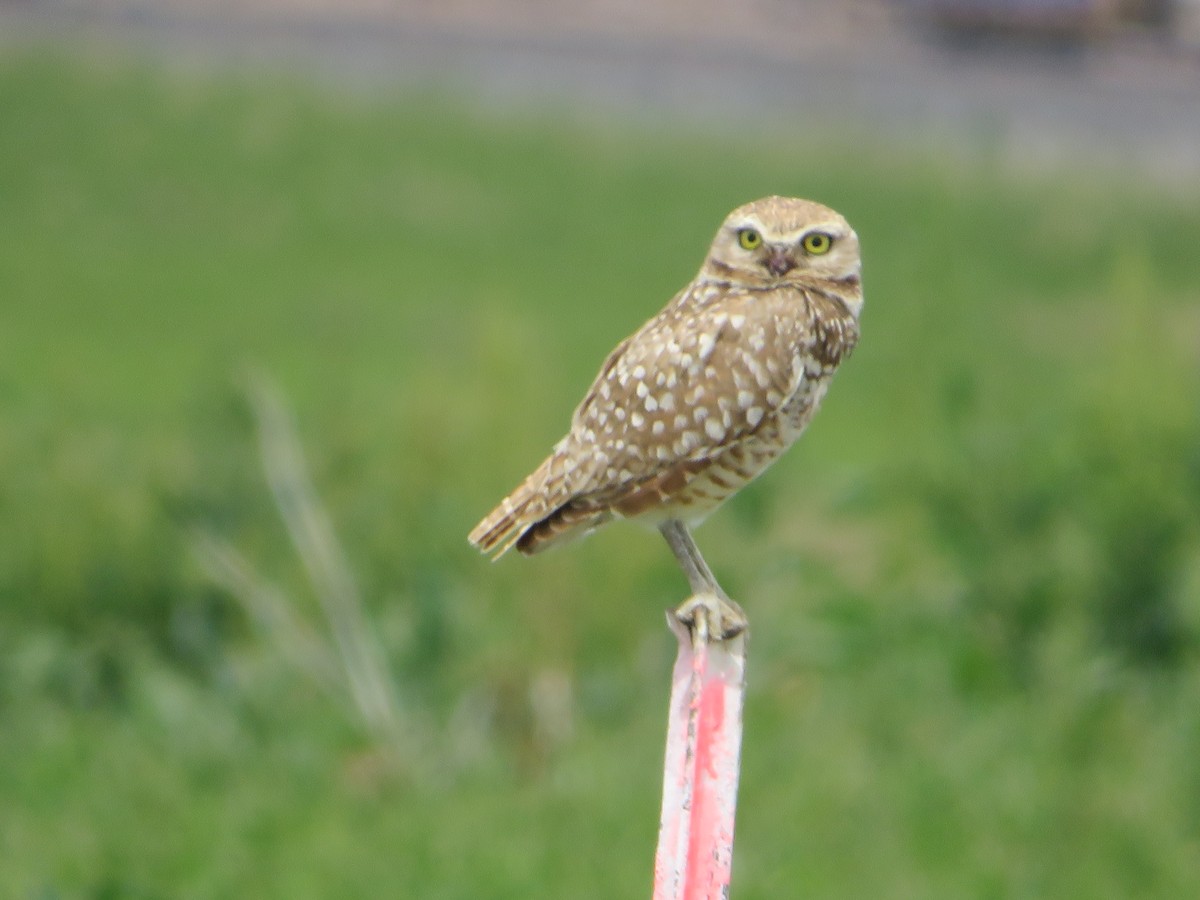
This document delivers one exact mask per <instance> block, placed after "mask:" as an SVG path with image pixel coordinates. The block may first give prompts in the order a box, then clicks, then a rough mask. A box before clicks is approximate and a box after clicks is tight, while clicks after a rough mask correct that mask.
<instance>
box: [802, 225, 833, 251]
mask: <svg viewBox="0 0 1200 900" xmlns="http://www.w3.org/2000/svg"><path fill="white" fill-rule="evenodd" d="M832 246H833V238H831V237H830V236H829V235H827V234H826V233H825V232H823V231H814V232H813V233H812V234H806V235H805V236H804V249H805V250H806V251H807V252H808V253H811V254H812V255H813V256H820V255H821V254H822V253H828V252H829V248H830V247H832Z"/></svg>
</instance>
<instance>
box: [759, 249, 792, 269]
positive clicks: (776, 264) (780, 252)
mask: <svg viewBox="0 0 1200 900" xmlns="http://www.w3.org/2000/svg"><path fill="white" fill-rule="evenodd" d="M763 265H764V266H766V267H767V271H768V272H770V273H771V274H772V275H775V276H779V275H786V274H787V273H788V272H790V271H792V269H794V268H796V261H795V260H794V259H792V255H791V254H790V253H788V252H787V251H786V250H784V249H783V248H781V247H772V248H771V250H770V252H769V253H768V254H767V258H766V259H764V260H763Z"/></svg>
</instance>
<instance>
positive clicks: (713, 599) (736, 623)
mask: <svg viewBox="0 0 1200 900" xmlns="http://www.w3.org/2000/svg"><path fill="white" fill-rule="evenodd" d="M673 615H674V616H675V618H676V619H678V620H679V621H680V622H682V623H683V624H684V625H686V626H687V627H688V630H689V631H691V633H692V641H693V644H701V643H707V642H710V641H727V640H729V639H730V638H734V637H737V636H738V635H739V634H743V633H744V632H745V631H746V629H747V628H749V627H750V622H749V620H748V619H747V618H746V613H745V611H743V610H742V608H741V607H740V606H739V605H738V604H736V603H734V602H733V601H732V600H730V599H729V598H728V597H718V596H717V595H716V594H693V595H692V596H691V597H688V598H687V599H686V600H684V601H683V603H681V604H680V605H679V606H678V607H676V609H675V611H674V613H673Z"/></svg>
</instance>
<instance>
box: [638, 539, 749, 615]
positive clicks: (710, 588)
mask: <svg viewBox="0 0 1200 900" xmlns="http://www.w3.org/2000/svg"><path fill="white" fill-rule="evenodd" d="M658 530H659V531H661V532H662V536H663V537H664V538H666V539H667V545H668V546H669V547H670V548H671V552H672V553H674V554H675V559H677V560H678V561H679V566H680V568H681V569H683V574H684V575H686V576H687V580H688V584H689V585H690V586H691V589H692V596H691V597H690V598H689V599H688V600H687V601H686V602H685V603H684V604H683V606H681V607H680V608H679V610H678V612H677V613H676V614H677V615H679V616H680V618H685V619H686V618H688V617H689V616H691V615H693V613H692V612H690V611H691V610H694V608H695V606H696V605H702V606H705V607H706V608H710V609H711V608H712V607H713V606H715V609H714V610H713V611H714V612H715V613H716V614H717V616H718V617H719V621H720V623H721V626H720V628H719V632H720V635H719V636H720V637H721V638H728V637H732V636H733V635H735V634H740V633H741V632H743V631H745V630H746V626H747V624H748V623H747V620H746V614H745V612H743V611H742V608H741V607H740V606H738V605H737V604H736V603H734V602H733V601H732V600H730V599H729V595H728V594H726V593H725V591H724V590H723V589H722V588H721V586H720V585H719V584H717V579H716V577H714V575H713V573H712V569H710V568H709V567H708V563H706V562H705V561H704V557H703V556H701V555H700V548H699V547H697V546H696V541H695V539H694V538H693V537H692V533H691V531H689V530H688V527H687V525H685V524H684V523H683V522H681V521H680V520H679V519H667V520H666V521H665V522H663V523H662V524H661V525H660V526H659V527H658ZM706 601H707V602H706ZM713 601H715V603H713Z"/></svg>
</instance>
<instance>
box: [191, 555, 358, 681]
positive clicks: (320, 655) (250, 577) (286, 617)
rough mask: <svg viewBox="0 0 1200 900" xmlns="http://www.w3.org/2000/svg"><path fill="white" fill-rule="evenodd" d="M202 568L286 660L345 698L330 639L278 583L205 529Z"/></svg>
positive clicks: (200, 560) (199, 557) (341, 678)
mask: <svg viewBox="0 0 1200 900" xmlns="http://www.w3.org/2000/svg"><path fill="white" fill-rule="evenodd" d="M192 549H193V552H194V553H195V555H196V558H197V560H198V561H199V563H200V566H201V567H202V568H203V569H204V571H205V572H206V573H207V574H208V576H209V577H210V578H211V579H212V580H213V581H214V582H215V583H216V584H218V585H220V586H221V587H223V588H225V590H227V591H229V593H230V594H232V595H233V596H234V597H235V598H236V599H237V600H238V601H240V602H241V604H242V606H243V607H244V608H245V610H246V614H247V615H248V616H249V617H250V619H251V620H252V621H253V622H254V623H255V624H256V625H257V626H258V627H259V629H260V630H261V631H262V632H263V633H264V634H266V635H267V636H268V637H270V638H271V640H272V641H273V642H274V644H275V645H276V646H277V647H278V648H279V650H280V651H281V652H282V653H283V655H284V656H285V657H286V658H287V660H288V661H289V662H290V663H292V665H294V666H295V667H296V668H297V669H300V670H301V671H302V672H304V673H305V674H306V675H308V676H309V677H311V678H312V680H313V681H315V682H316V683H317V684H318V685H319V686H320V687H321V688H322V689H323V690H325V691H326V692H327V693H329V694H330V695H331V696H333V697H335V698H337V699H339V700H345V699H346V679H345V677H344V676H343V674H342V671H341V668H340V667H339V665H338V661H337V659H336V658H335V657H334V656H333V654H332V653H330V652H329V649H328V647H327V646H326V643H325V641H324V640H323V639H322V638H321V637H320V636H319V635H318V634H316V633H315V632H313V630H312V629H311V628H309V627H308V625H307V624H305V622H304V621H303V619H301V618H300V617H299V616H297V615H296V613H295V612H294V604H292V602H291V601H290V600H289V599H288V598H287V597H286V596H285V595H284V593H283V592H282V591H281V590H279V588H277V587H276V586H275V585H273V584H271V583H270V582H269V581H267V580H266V579H264V578H262V577H261V576H260V575H259V574H258V573H257V572H255V571H254V569H253V567H252V566H251V565H250V563H248V562H247V561H246V559H245V557H243V556H242V555H241V554H240V553H238V552H237V550H235V549H234V548H233V547H232V546H230V545H229V544H228V543H227V542H226V541H223V540H221V539H220V538H217V537H214V536H213V535H211V534H206V533H204V532H198V533H196V534H195V535H194V536H193V538H192Z"/></svg>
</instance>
